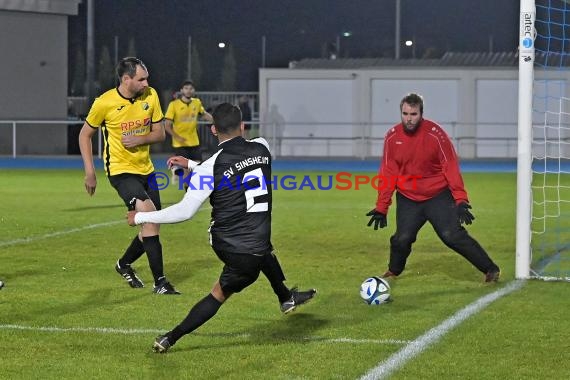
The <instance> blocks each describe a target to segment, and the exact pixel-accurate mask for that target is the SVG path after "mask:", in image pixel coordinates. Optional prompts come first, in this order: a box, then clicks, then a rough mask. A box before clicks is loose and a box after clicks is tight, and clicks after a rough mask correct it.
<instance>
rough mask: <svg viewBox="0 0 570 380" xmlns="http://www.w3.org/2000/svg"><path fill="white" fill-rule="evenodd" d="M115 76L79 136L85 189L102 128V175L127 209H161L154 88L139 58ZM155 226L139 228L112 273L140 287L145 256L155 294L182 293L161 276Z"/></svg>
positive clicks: (92, 180) (125, 62)
mask: <svg viewBox="0 0 570 380" xmlns="http://www.w3.org/2000/svg"><path fill="white" fill-rule="evenodd" d="M117 76H118V78H119V86H118V87H116V88H113V89H111V90H109V91H107V92H105V93H103V94H102V95H101V96H99V97H98V98H97V99H95V101H94V102H93V105H92V106H91V109H90V110H89V114H88V115H87V119H86V120H85V123H84V124H83V127H82V129H81V132H80V134H79V148H80V150H81V157H82V158H83V165H84V168H85V190H86V191H87V193H88V194H89V195H91V196H92V195H93V194H95V189H96V187H97V178H96V175H95V166H94V164H93V152H92V145H91V140H92V138H93V136H94V135H95V133H97V130H98V129H101V132H102V135H103V166H104V169H105V174H106V175H107V177H108V179H109V182H110V183H111V186H113V187H114V188H115V190H117V193H118V194H119V196H120V197H121V198H122V199H123V202H124V203H125V205H126V206H127V208H129V209H131V210H138V211H155V210H160V209H161V203H160V194H159V192H158V185H157V183H156V178H155V176H154V166H153V164H152V161H151V159H150V144H153V143H156V142H161V141H164V139H165V133H164V128H163V126H162V121H163V118H164V115H163V113H162V109H161V108H160V101H159V98H158V95H157V93H156V90H154V89H153V88H152V87H149V85H148V76H149V73H148V69H147V68H146V66H145V64H144V63H143V62H142V61H141V60H140V59H138V58H134V57H126V58H123V59H122V60H121V61H120V62H119V63H118V65H117ZM159 227H160V226H159V225H158V224H154V223H148V224H145V225H143V226H142V228H141V229H140V231H139V233H138V234H137V235H136V236H135V237H134V239H133V240H132V242H131V244H130V245H129V247H128V248H127V249H126V251H125V253H124V254H123V256H122V257H121V258H120V259H119V260H118V261H117V264H116V265H115V270H116V271H117V272H118V273H119V274H120V275H121V276H122V277H123V278H124V279H125V280H126V281H127V282H128V284H129V285H130V286H131V287H132V288H142V287H143V286H144V284H143V282H142V281H141V279H140V278H139V277H138V276H137V274H136V272H135V270H134V269H133V268H132V267H131V264H132V263H133V262H135V261H136V260H137V259H138V258H139V257H141V256H142V255H143V254H144V253H145V252H146V254H147V258H148V262H149V266H150V270H151V272H152V275H153V277H154V289H153V291H154V293H157V294H180V293H179V292H178V291H176V289H174V287H173V286H172V284H170V282H168V281H167V279H166V277H165V276H164V271H163V262H162V245H161V243H160V239H159Z"/></svg>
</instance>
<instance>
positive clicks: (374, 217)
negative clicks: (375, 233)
mask: <svg viewBox="0 0 570 380" xmlns="http://www.w3.org/2000/svg"><path fill="white" fill-rule="evenodd" d="M366 216H370V217H371V218H370V220H369V221H368V224H367V226H368V227H370V226H371V225H372V223H374V229H375V230H377V229H378V227H380V228H384V227H386V226H387V225H388V221H387V220H386V214H382V213H381V212H380V211H376V209H375V208H374V209H372V210H370V211H369V212H368V213H367V214H366Z"/></svg>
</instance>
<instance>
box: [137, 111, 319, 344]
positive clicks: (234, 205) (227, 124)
mask: <svg viewBox="0 0 570 380" xmlns="http://www.w3.org/2000/svg"><path fill="white" fill-rule="evenodd" d="M213 118H214V125H213V126H212V133H214V134H215V135H216V136H217V137H218V140H219V145H218V148H219V150H218V151H217V152H216V153H215V154H214V155H213V156H212V157H210V158H209V159H208V160H206V161H204V162H203V163H202V164H200V165H198V166H195V167H194V164H193V163H192V161H188V160H187V159H185V158H184V157H180V156H176V157H172V158H170V160H169V163H170V164H172V165H174V164H176V165H180V166H183V167H189V166H192V168H193V175H192V177H191V179H190V182H189V189H188V191H187V192H186V194H185V195H184V198H183V199H182V200H181V201H180V202H179V203H177V204H175V205H172V206H170V207H168V208H165V209H163V210H160V211H152V212H137V211H129V212H128V214H127V219H128V223H129V225H131V226H135V225H137V224H143V223H160V224H162V223H177V222H181V221H184V220H188V219H190V218H192V216H193V215H194V214H195V213H196V211H198V209H199V208H200V206H201V205H202V203H203V202H204V201H205V200H206V199H207V198H208V197H209V198H210V204H211V205H212V220H211V223H210V242H211V245H212V248H213V250H214V252H215V253H216V255H217V256H218V258H219V259H220V260H221V261H222V262H223V263H224V268H223V270H222V273H221V275H220V277H219V279H218V280H217V281H216V283H215V284H214V287H213V289H212V290H211V292H210V294H208V295H207V296H206V297H204V298H203V299H202V300H201V301H199V302H198V303H197V304H196V305H194V307H193V308H192V309H191V310H190V312H189V313H188V315H187V316H186V318H185V319H184V320H183V321H182V322H181V323H180V324H179V325H178V326H176V327H175V328H174V329H172V330H171V331H169V332H167V333H166V334H164V335H161V336H159V337H157V338H156V339H155V342H154V345H153V350H154V351H155V352H159V353H163V352H166V351H168V349H169V348H170V347H171V346H173V345H174V344H175V343H176V342H177V341H178V340H179V339H180V338H181V337H182V336H184V335H186V334H188V333H190V332H192V331H194V330H195V329H197V328H198V327H199V326H201V325H202V324H204V323H205V322H206V321H208V320H209V319H210V318H212V317H213V316H214V315H215V314H216V312H217V311H218V309H219V308H220V306H221V305H222V304H223V303H224V302H225V301H226V300H227V299H228V298H229V297H230V296H231V295H232V294H233V293H238V292H240V291H241V290H243V289H245V288H246V287H248V286H249V285H251V284H253V283H254V282H255V281H256V280H257V278H258V277H259V273H260V272H263V274H264V275H265V276H266V277H267V278H268V280H269V282H270V283H271V287H272V288H273V291H274V292H275V294H276V295H277V297H278V298H279V302H280V304H281V311H282V312H283V313H285V314H287V313H289V312H291V311H293V310H295V308H296V307H297V306H299V305H301V304H303V303H305V302H307V301H309V300H310V299H311V298H313V297H314V295H315V294H316V290H315V289H310V290H307V291H298V290H297V289H296V288H293V289H289V288H287V286H285V284H284V283H283V281H285V276H284V274H283V271H282V270H281V266H280V264H279V261H278V260H277V257H276V256H275V254H274V252H273V246H272V244H271V207H272V194H271V184H270V181H271V153H270V152H269V146H268V144H267V141H265V139H263V138H256V139H253V140H245V139H244V138H243V137H242V135H243V128H244V127H243V123H242V121H241V111H240V109H239V108H238V107H236V106H233V105H231V104H229V103H223V104H220V105H219V106H218V107H216V109H215V110H214V112H213Z"/></svg>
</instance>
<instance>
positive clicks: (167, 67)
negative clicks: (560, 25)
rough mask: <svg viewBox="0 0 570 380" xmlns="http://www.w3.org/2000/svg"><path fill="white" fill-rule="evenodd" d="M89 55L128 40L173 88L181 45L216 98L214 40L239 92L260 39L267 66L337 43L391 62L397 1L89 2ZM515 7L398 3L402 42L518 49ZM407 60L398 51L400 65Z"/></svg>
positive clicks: (80, 44)
mask: <svg viewBox="0 0 570 380" xmlns="http://www.w3.org/2000/svg"><path fill="white" fill-rule="evenodd" d="M86 3H87V0H84V1H83V4H81V5H80V7H79V15H78V16H77V17H70V19H69V41H70V51H69V56H70V60H71V63H72V64H74V62H73V59H74V58H73V57H74V55H75V54H74V51H75V50H77V49H80V48H81V49H85V46H86V42H85V34H86V32H85V30H86V16H85V15H86ZM94 3H95V50H96V55H97V57H98V54H99V52H100V49H101V47H102V46H103V45H107V47H108V48H109V49H110V51H111V54H113V47H114V36H118V37H119V56H124V55H126V53H127V46H128V40H129V39H130V38H131V37H134V39H135V46H136V51H137V55H138V56H139V57H140V58H142V59H143V60H144V61H145V62H146V63H147V65H148V67H149V70H150V74H151V85H152V86H154V87H156V88H159V89H161V90H165V89H177V88H178V86H179V84H180V83H181V81H182V80H184V79H185V78H184V76H185V71H186V57H187V41H188V36H192V43H193V44H195V45H196V46H197V48H198V50H199V54H200V61H201V65H202V69H203V71H204V76H203V78H202V79H201V81H200V83H198V87H199V88H198V89H199V90H204V91H211V90H215V89H216V86H217V84H218V83H219V77H220V72H221V68H222V61H223V59H222V57H223V51H222V50H221V49H219V48H218V47H217V43H218V42H219V41H225V42H226V43H228V44H231V45H232V46H233V49H234V52H235V57H236V61H237V65H238V89H239V90H242V91H257V90H258V88H257V86H258V68H259V67H260V66H261V61H262V58H261V55H262V49H261V37H262V36H263V35H265V36H266V41H267V42H266V47H267V50H266V67H287V65H288V62H289V61H292V60H298V59H302V58H318V57H321V54H322V47H323V45H325V44H326V43H334V42H335V41H336V38H337V36H338V35H339V34H340V33H342V32H344V31H350V32H351V33H352V35H351V37H348V38H342V39H341V56H342V57H344V56H347V55H348V56H349V57H350V58H360V57H381V56H389V57H393V55H394V29H395V21H394V20H395V17H394V16H395V4H396V0H345V1H340V0H120V1H119V0H95V1H94ZM518 17H519V1H518V0H476V1H466V0H401V20H402V22H401V37H402V39H403V40H406V39H411V38H412V37H413V36H415V38H416V41H417V43H416V55H417V56H418V57H421V56H422V55H423V54H424V52H425V51H426V49H427V48H433V49H435V52H437V53H439V54H441V53H443V52H445V51H463V52H467V51H469V52H472V51H488V50H489V40H490V36H492V40H493V50H494V51H514V50H516V45H517V43H518V41H517V34H518ZM410 54H411V49H410V48H406V47H405V46H403V45H402V47H401V56H402V57H406V56H409V55H410Z"/></svg>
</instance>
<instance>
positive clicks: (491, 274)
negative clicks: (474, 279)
mask: <svg viewBox="0 0 570 380" xmlns="http://www.w3.org/2000/svg"><path fill="white" fill-rule="evenodd" d="M499 277H501V270H500V269H499V268H496V269H491V270H490V271H488V272H487V273H486V274H485V282H497V281H499Z"/></svg>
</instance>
